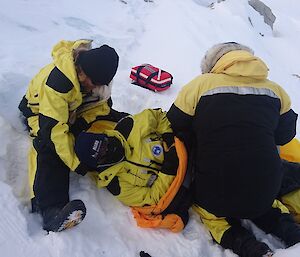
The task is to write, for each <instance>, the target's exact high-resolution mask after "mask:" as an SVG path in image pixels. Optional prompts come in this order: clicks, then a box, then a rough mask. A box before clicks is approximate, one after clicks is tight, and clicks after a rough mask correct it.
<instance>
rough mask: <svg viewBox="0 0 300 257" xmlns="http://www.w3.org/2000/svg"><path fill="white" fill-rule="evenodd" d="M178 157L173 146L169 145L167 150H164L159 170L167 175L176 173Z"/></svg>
mask: <svg viewBox="0 0 300 257" xmlns="http://www.w3.org/2000/svg"><path fill="white" fill-rule="evenodd" d="M178 164H179V161H178V157H177V152H176V148H175V146H174V145H173V146H171V148H169V149H168V150H167V151H164V161H163V164H162V167H161V172H162V173H165V174H168V175H176V173H177V168H178Z"/></svg>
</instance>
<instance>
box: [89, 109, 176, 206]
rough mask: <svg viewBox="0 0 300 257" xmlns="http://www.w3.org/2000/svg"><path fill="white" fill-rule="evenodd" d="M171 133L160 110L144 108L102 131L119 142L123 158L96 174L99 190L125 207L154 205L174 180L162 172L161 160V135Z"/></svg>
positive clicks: (162, 151) (162, 156)
mask: <svg viewBox="0 0 300 257" xmlns="http://www.w3.org/2000/svg"><path fill="white" fill-rule="evenodd" d="M99 122H100V123H101V122H102V121H99ZM90 132H98V133H99V129H96V131H95V130H94V131H93V127H92V128H91V130H90ZM170 132H172V129H171V127H170V123H169V121H168V120H167V118H166V114H165V113H164V112H162V111H161V110H160V109H159V110H151V109H147V110H144V111H143V112H141V113H139V114H137V115H134V116H128V117H126V118H124V119H123V120H121V121H120V122H119V123H118V124H117V126H116V128H115V129H114V130H105V131H104V134H106V135H108V136H109V137H116V138H118V139H119V140H120V141H121V142H122V145H123V147H124V149H125V159H124V160H123V161H121V162H120V163H118V164H114V165H113V166H110V167H104V168H103V169H102V171H101V172H100V173H99V174H97V178H96V182H97V185H98V187H107V189H108V190H109V191H110V192H111V193H112V194H114V195H115V196H116V197H117V198H118V199H119V200H120V201H121V202H123V203H124V204H125V205H127V206H144V205H154V204H157V203H158V202H159V200H160V199H161V197H162V196H163V195H165V193H166V192H167V190H168V188H169V187H170V185H171V183H172V181H173V180H174V177H175V176H173V175H167V174H164V173H163V171H161V167H162V163H163V161H164V150H163V139H162V135H163V134H164V133H170Z"/></svg>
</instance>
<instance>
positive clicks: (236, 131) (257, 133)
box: [167, 42, 300, 256]
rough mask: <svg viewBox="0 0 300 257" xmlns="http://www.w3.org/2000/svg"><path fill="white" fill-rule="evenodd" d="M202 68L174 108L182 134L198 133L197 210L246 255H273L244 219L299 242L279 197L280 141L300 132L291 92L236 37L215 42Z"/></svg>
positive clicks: (225, 242) (224, 241) (222, 239)
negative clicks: (297, 129)
mask: <svg viewBox="0 0 300 257" xmlns="http://www.w3.org/2000/svg"><path fill="white" fill-rule="evenodd" d="M201 68H202V75H200V76H198V77H196V78H195V79H193V80H192V81H191V82H189V83H188V84H187V85H186V86H184V87H183V89H182V90H181V92H180V93H179V95H178V97H177V99H176V100H175V102H174V104H173V105H172V106H171V108H170V110H169V111H168V113H167V117H168V119H169V121H170V122H171V126H172V128H173V130H174V132H175V134H179V133H184V134H185V135H187V134H189V135H190V137H191V138H194V141H195V142H194V144H193V146H192V148H193V149H194V152H195V158H194V161H193V164H194V168H195V180H194V183H193V191H194V192H193V198H194V203H195V204H196V208H195V209H196V211H197V212H198V213H199V214H200V216H201V218H202V220H203V221H204V224H205V225H206V226H207V227H208V229H209V230H210V232H211V234H212V236H213V238H214V239H215V240H216V241H217V242H218V243H219V244H221V245H222V246H223V247H225V248H230V249H232V250H233V251H234V252H235V253H237V254H238V255H240V256H265V255H266V256H267V255H271V251H270V249H269V247H268V246H267V245H266V244H264V243H262V242H259V241H257V240H256V239H255V238H254V236H253V235H252V234H251V233H250V232H248V231H247V230H246V229H245V228H243V227H242V226H241V224H240V219H251V220H252V221H254V223H255V224H256V225H258V226H259V227H260V228H262V229H263V230H265V231H267V232H269V233H273V234H274V235H276V236H278V237H279V238H281V239H283V241H284V242H285V243H286V244H287V245H288V246H290V245H293V244H295V243H297V242H299V241H300V229H299V227H298V226H297V225H296V224H295V223H294V221H293V220H292V218H291V216H290V214H288V211H287V209H286V208H285V207H284V206H283V205H282V204H281V203H280V202H278V201H277V200H276V201H274V200H275V198H276V197H277V196H278V192H279V190H280V187H281V183H282V177H283V171H282V170H283V169H282V167H281V166H282V161H281V159H280V157H279V154H278V150H277V146H278V145H284V144H286V143H288V142H289V141H290V140H291V139H292V138H293V137H294V136H295V134H296V131H295V130H296V120H297V114H296V113H295V112H294V111H293V110H292V109H291V103H290V99H289V96H288V95H287V93H286V92H285V91H284V90H283V89H282V88H281V87H280V86H279V85H277V84H276V83H274V82H272V81H270V80H268V79H267V76H268V67H267V66H266V64H265V63H264V62H263V61H262V60H261V59H260V58H258V57H256V56H255V55H254V53H253V51H252V50H251V49H250V48H249V47H247V46H244V45H241V44H238V43H235V42H227V43H222V44H218V45H215V46H213V47H212V48H211V49H210V50H208V51H207V53H206V55H205V57H204V58H203V61H202V64H201ZM185 138H189V137H188V136H185Z"/></svg>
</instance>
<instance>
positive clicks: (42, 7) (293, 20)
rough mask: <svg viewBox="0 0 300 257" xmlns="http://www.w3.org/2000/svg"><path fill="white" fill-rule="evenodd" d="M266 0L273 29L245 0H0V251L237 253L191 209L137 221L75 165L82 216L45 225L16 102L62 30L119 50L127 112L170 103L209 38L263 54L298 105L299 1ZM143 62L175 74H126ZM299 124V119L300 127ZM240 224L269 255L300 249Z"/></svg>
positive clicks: (119, 90)
mask: <svg viewBox="0 0 300 257" xmlns="http://www.w3.org/2000/svg"><path fill="white" fill-rule="evenodd" d="M218 2H219V3H218ZM264 2H265V3H266V4H267V5H268V6H269V7H271V9H272V11H273V12H274V14H275V15H276V17H277V19H276V21H275V23H274V31H272V30H271V29H270V27H269V26H267V25H266V24H265V23H264V22H263V17H262V16H260V15H259V14H258V13H257V12H255V11H254V10H253V8H252V7H250V6H249V5H248V3H247V0H226V1H213V0H208V1H207V0H185V1H181V0H153V1H143V0H122V1H121V0H110V1H105V0H89V1H85V2H83V1H79V0H52V1H43V0H10V1H4V0H0V3H1V7H2V8H1V9H0V29H1V44H2V47H1V49H0V129H1V130H0V142H1V146H0V204H1V210H2V213H1V217H2V218H1V219H0V247H1V253H0V256H1V257H2V256H3V257H10V256H11V257H15V256H17V257H18V256H22V257H37V256H44V257H48V256H49V257H50V256H51V257H56V256H64V257H71V256H72V257H77V256H78V257H81V256H90V257H100V256H105V257H115V256H116V257H117V256H124V257H126V256H128V257H132V256H138V255H139V252H140V251H142V250H143V251H145V252H148V253H149V254H151V255H152V256H153V257H156V256H157V257H159V256H164V257H174V256H186V257H196V256H205V257H209V256H214V257H218V256H226V257H229V256H235V255H234V254H233V253H232V252H231V251H229V250H223V249H222V248H221V247H219V246H217V245H216V244H215V243H213V242H212V239H211V236H210V235H209V233H208V232H207V231H206V229H205V228H204V227H203V225H202V224H201V222H200V220H199V218H198V217H197V216H196V215H195V213H193V212H192V211H191V212H190V214H191V219H190V222H189V224H188V225H187V227H186V228H185V230H184V231H183V232H182V233H179V234H173V233H171V232H168V231H165V230H152V229H141V228H138V227H137V226H136V224H135V221H134V220H133V217H132V214H131V212H130V210H129V208H127V207H125V206H123V205H122V204H121V203H120V202H118V201H117V200H116V199H114V198H113V196H111V195H110V194H109V193H108V192H107V191H106V190H105V189H103V190H98V189H97V188H96V187H95V185H94V184H93V183H92V181H91V180H90V179H89V178H88V177H80V176H78V175H76V174H71V188H70V196H71V198H72V199H77V198H79V199H82V200H83V201H84V202H85V204H86V207H87V216H86V218H85V220H84V221H83V222H82V223H81V224H80V225H79V226H77V227H75V228H74V229H70V230H66V231H64V232H62V233H49V234H47V233H46V232H45V231H43V230H42V229H41V218H40V217H39V216H38V215H37V214H32V213H30V204H29V199H28V188H27V183H28V182H27V150H28V147H29V145H30V139H29V138H28V136H27V135H26V133H25V132H24V128H23V126H22V123H21V122H20V119H19V112H18V109H17V106H18V103H19V101H20V99H21V97H22V96H23V94H24V93H25V91H26V88H27V84H28V82H29V81H30V79H31V78H32V77H33V76H34V75H35V74H36V73H37V72H38V71H39V69H40V68H41V67H42V66H43V65H45V64H47V63H49V62H50V61H51V55H50V52H51V49H52V47H53V45H54V44H55V43H56V42H58V41H59V40H61V39H67V40H75V39H79V38H91V39H93V40H94V45H95V46H99V45H101V44H104V43H106V44H109V45H111V46H112V47H114V48H115V49H116V50H117V52H118V53H119V56H120V67H119V70H118V73H117V75H116V78H115V80H114V85H113V92H112V95H113V101H114V107H115V108H116V109H118V110H122V111H126V112H130V113H137V112H139V111H141V110H143V109H144V108H155V107H162V108H163V109H164V110H168V109H169V107H170V106H171V104H172V102H173V101H174V99H175V98H176V96H177V94H178V92H179V91H180V89H181V87H182V86H183V85H184V84H185V83H187V82H188V81H190V80H191V79H192V78H194V77H195V76H197V75H198V74H199V73H200V62H201V58H202V56H203V54H204V53H205V51H206V50H207V49H208V48H209V47H210V46H212V45H213V44H215V43H219V42H224V41H237V42H240V43H243V44H245V45H248V46H250V47H251V48H253V49H254V51H255V53H256V54H257V55H258V56H260V57H261V58H262V59H263V60H265V62H266V63H267V65H268V67H269V68H270V76H269V77H270V79H272V80H274V81H276V82H277V83H279V84H281V85H282V87H283V88H284V89H285V90H286V91H287V92H288V93H289V95H290V97H291V100H292V107H293V109H294V110H295V111H296V112H297V113H300V101H299V97H300V91H299V85H300V79H299V77H297V76H299V75H300V70H299V67H300V61H299V58H300V50H299V45H300V33H299V32H300V18H299V10H300V2H299V1H297V0H287V1H279V0H264ZM211 3H214V4H211ZM249 19H250V20H251V23H252V25H251V24H250V22H249ZM262 34H263V36H262ZM147 62H149V63H151V64H153V65H156V66H159V67H161V68H163V69H165V70H167V71H169V72H171V73H172V74H173V76H174V84H173V85H172V87H171V88H170V89H169V90H167V91H165V92H162V93H153V92H150V91H148V90H145V89H143V88H139V87H136V86H133V85H131V84H130V80H129V72H130V68H131V67H132V66H136V65H138V64H142V63H147ZM299 126H300V124H299V122H298V126H297V128H298V131H299V128H300V127H299ZM297 137H298V138H299V132H298V134H297ZM245 226H248V227H251V228H252V229H253V230H254V232H255V234H256V236H257V237H258V238H259V239H261V240H263V241H264V242H267V243H268V244H269V245H271V247H272V248H273V249H274V250H276V254H275V256H276V257H285V256H289V257H292V256H295V257H296V256H299V254H300V245H299V244H298V245H296V246H294V247H291V248H289V249H286V250H283V249H282V248H283V244H282V243H281V242H279V241H278V240H277V239H275V238H273V237H272V236H270V235H266V234H264V233H263V232H262V231H259V229H257V228H256V227H254V226H253V224H251V223H249V222H247V221H246V222H245Z"/></svg>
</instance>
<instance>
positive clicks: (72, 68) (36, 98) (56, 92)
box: [19, 40, 121, 231]
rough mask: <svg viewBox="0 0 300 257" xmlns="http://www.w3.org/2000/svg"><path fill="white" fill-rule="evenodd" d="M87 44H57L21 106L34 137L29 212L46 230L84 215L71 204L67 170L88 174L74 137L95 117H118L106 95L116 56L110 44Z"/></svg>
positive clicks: (77, 202) (78, 203)
mask: <svg viewBox="0 0 300 257" xmlns="http://www.w3.org/2000/svg"><path fill="white" fill-rule="evenodd" d="M91 44H92V41H91V40H77V41H65V40H63V41H60V42H59V43H57V44H56V45H55V46H54V48H53V51H52V57H53V62H52V63H50V64H48V65H47V66H45V67H44V68H43V69H41V71H40V72H39V73H38V74H37V75H36V76H35V77H34V78H33V79H32V80H31V82H30V84H29V87H28V90H27V92H26V94H25V96H24V97H23V99H22V101H21V103H20V105H19V109H20V111H21V112H22V114H23V115H24V117H25V120H24V121H25V123H26V125H27V129H28V131H29V134H30V136H31V137H32V147H31V149H30V153H29V167H28V170H29V179H30V190H31V199H32V211H33V212H35V211H38V212H39V213H41V215H42V217H43V228H44V229H45V230H47V231H60V230H63V229H65V228H68V227H71V226H73V225H76V224H78V223H79V222H81V220H82V219H83V218H84V216H85V212H86V209H85V205H84V203H83V202H82V201H81V200H73V201H69V173H70V171H74V172H76V173H78V174H80V175H85V174H86V173H87V171H88V169H87V167H86V166H85V165H83V164H82V163H80V161H79V159H78V158H77V156H76V154H75V152H74V135H75V136H76V134H78V133H79V132H80V131H81V130H82V129H85V128H87V127H88V124H89V123H90V122H92V121H94V120H96V119H97V118H98V117H105V118H106V119H107V118H108V117H110V118H112V117H113V116H116V113H117V112H116V111H115V110H112V108H111V106H112V101H111V98H110V96H111V86H112V83H111V82H112V80H113V78H114V76H115V74H116V72H117V68H118V63H119V56H118V54H117V53H116V51H115V50H114V49H113V48H111V47H109V46H108V45H102V46H101V47H98V48H94V49H91ZM120 118H121V117H115V121H117V120H119V119H120ZM72 213H73V214H74V215H73V214H72Z"/></svg>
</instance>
